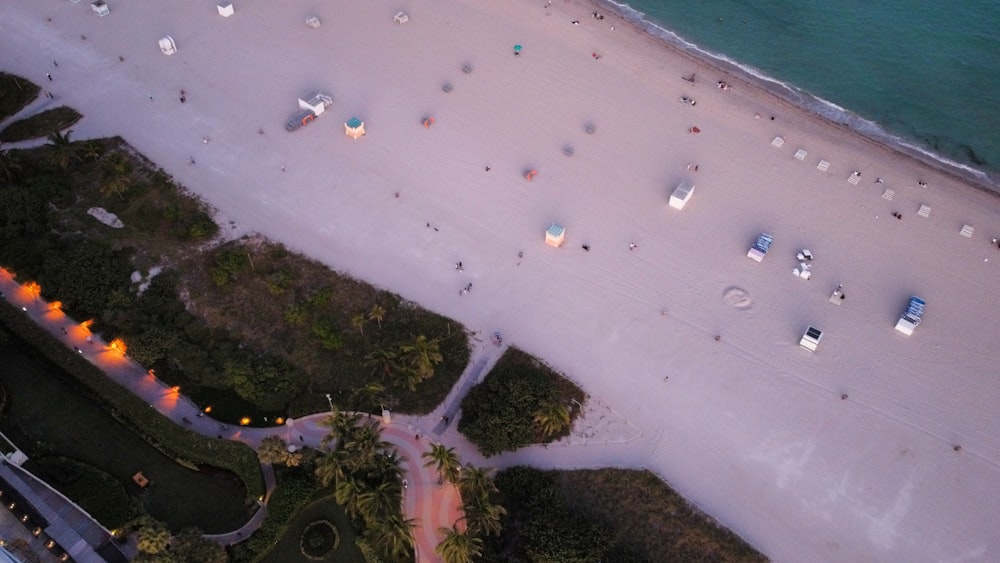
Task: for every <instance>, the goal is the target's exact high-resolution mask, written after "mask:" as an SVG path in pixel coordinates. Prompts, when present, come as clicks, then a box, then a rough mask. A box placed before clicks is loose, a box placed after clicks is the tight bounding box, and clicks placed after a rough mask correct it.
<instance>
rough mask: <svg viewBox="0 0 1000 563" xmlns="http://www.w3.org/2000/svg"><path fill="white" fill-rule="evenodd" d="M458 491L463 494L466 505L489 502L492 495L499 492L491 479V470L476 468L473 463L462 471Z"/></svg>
mask: <svg viewBox="0 0 1000 563" xmlns="http://www.w3.org/2000/svg"><path fill="white" fill-rule="evenodd" d="M458 490H459V491H460V492H461V493H462V500H463V501H464V502H465V503H470V502H474V501H476V500H487V499H489V498H490V494H492V493H495V492H497V491H498V489H497V486H496V485H495V484H493V479H491V478H490V469H489V468H488V467H476V466H474V465H472V464H471V463H466V464H465V467H464V468H463V469H462V474H461V476H460V477H459V479H458Z"/></svg>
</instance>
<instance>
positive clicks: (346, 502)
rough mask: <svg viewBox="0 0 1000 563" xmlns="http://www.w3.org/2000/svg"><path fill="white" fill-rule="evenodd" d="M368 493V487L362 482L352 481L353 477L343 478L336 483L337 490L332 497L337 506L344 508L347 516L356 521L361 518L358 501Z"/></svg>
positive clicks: (358, 480)
mask: <svg viewBox="0 0 1000 563" xmlns="http://www.w3.org/2000/svg"><path fill="white" fill-rule="evenodd" d="M368 491H369V488H368V485H366V484H365V482H364V481H362V480H360V479H354V478H353V477H345V478H344V479H341V480H340V481H339V482H337V488H336V490H335V491H334V494H333V496H334V498H335V499H336V500H337V504H339V505H340V506H343V507H344V510H345V511H346V512H347V514H348V516H350V517H351V518H354V519H357V518H359V517H360V516H361V508H360V507H359V506H358V500H359V499H360V498H361V495H364V494H365V493H367V492H368Z"/></svg>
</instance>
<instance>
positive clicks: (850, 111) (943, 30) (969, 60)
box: [619, 0, 1000, 186]
mask: <svg viewBox="0 0 1000 563" xmlns="http://www.w3.org/2000/svg"><path fill="white" fill-rule="evenodd" d="M619 5H620V6H624V5H622V4H619ZM627 6H628V7H625V8H624V10H625V11H626V12H630V10H629V8H631V9H632V10H634V11H635V12H637V13H634V12H633V13H631V15H632V16H634V17H635V18H641V19H644V20H645V21H646V22H648V23H650V24H655V25H656V26H658V27H660V28H663V29H652V25H646V27H647V28H650V31H652V32H653V33H657V34H659V35H661V36H664V37H665V38H667V39H668V40H671V41H674V42H677V41H680V42H684V43H690V44H693V45H695V46H697V48H698V49H700V50H704V51H707V52H709V53H711V54H713V55H716V56H719V57H721V58H725V59H728V60H729V61H731V62H734V63H737V64H739V65H740V66H742V67H743V68H744V69H745V70H748V71H749V72H751V73H752V74H756V75H759V76H765V77H768V78H769V79H771V80H773V81H775V82H777V83H779V84H780V83H783V84H786V85H788V86H790V87H792V91H790V92H788V93H789V94H790V95H791V97H793V98H798V101H799V102H800V103H802V104H803V105H805V106H806V107H808V108H809V109H811V110H813V111H815V112H817V113H820V114H823V115H825V116H827V117H829V118H831V119H833V120H835V121H838V122H846V123H850V124H851V126H853V127H855V128H858V129H860V130H862V131H863V132H865V133H866V134H868V135H871V136H874V137H877V138H880V139H882V140H885V141H888V142H891V143H901V144H905V145H909V146H913V147H917V148H918V149H920V150H921V151H922V152H929V153H932V154H934V155H935V156H936V157H937V158H939V159H940V160H946V161H952V163H953V164H957V165H959V166H960V167H963V168H967V169H971V170H975V171H979V173H978V174H975V173H974V175H976V176H979V177H981V178H983V174H982V173H985V174H987V175H988V176H989V178H983V179H984V180H986V181H987V182H988V183H991V184H993V185H994V186H1000V133H998V127H1000V1H998V0H962V1H961V2H932V1H929V0H925V1H916V0H909V1H907V0H887V1H882V2H870V1H858V0H841V1H839V2H831V1H829V0H799V1H795V2H791V1H788V0H753V1H751V0H712V1H687V2H677V1H676V0H628V2H627ZM666 30H669V32H668V31H666ZM670 32H672V33H673V34H676V37H674V36H672V34H671V33H670Z"/></svg>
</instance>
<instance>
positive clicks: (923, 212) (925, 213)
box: [917, 205, 931, 217]
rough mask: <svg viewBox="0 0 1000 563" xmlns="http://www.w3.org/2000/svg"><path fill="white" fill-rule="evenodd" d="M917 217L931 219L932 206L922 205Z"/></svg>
mask: <svg viewBox="0 0 1000 563" xmlns="http://www.w3.org/2000/svg"><path fill="white" fill-rule="evenodd" d="M917 215H920V216H921V217H930V216H931V208H930V206H929V205H921V206H920V209H919V210H917Z"/></svg>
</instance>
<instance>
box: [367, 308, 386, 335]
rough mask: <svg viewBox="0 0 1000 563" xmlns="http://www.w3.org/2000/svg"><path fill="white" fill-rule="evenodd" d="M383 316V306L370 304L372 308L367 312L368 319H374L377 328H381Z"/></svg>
mask: <svg viewBox="0 0 1000 563" xmlns="http://www.w3.org/2000/svg"><path fill="white" fill-rule="evenodd" d="M384 318H385V307H383V306H381V305H379V304H378V303H376V304H374V305H372V310H371V311H369V312H368V320H369V321H375V322H376V323H378V327H379V329H381V328H382V319H384Z"/></svg>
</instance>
